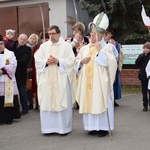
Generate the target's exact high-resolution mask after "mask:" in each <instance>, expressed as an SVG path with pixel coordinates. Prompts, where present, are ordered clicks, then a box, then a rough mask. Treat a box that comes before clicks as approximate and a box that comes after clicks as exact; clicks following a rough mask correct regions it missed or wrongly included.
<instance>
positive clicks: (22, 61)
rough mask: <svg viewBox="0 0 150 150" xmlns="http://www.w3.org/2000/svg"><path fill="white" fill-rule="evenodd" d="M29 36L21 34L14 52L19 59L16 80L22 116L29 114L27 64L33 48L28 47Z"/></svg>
mask: <svg viewBox="0 0 150 150" xmlns="http://www.w3.org/2000/svg"><path fill="white" fill-rule="evenodd" d="M27 39H28V37H27V35H26V34H20V35H19V37H18V40H17V41H16V42H15V44H14V46H13V49H12V50H13V51H14V53H15V56H16V59H17V69H16V74H15V76H16V80H17V86H18V90H19V96H20V103H21V107H22V112H21V114H22V115H25V114H27V113H28V99H27V93H26V79H27V72H26V71H27V64H28V62H29V60H30V57H31V48H30V47H28V46H26V43H27Z"/></svg>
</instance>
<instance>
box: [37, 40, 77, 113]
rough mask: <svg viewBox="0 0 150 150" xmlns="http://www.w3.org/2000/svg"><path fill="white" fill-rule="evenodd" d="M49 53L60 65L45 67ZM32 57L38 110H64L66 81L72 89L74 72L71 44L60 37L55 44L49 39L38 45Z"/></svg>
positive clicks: (65, 105)
mask: <svg viewBox="0 0 150 150" xmlns="http://www.w3.org/2000/svg"><path fill="white" fill-rule="evenodd" d="M50 55H52V56H54V57H56V58H58V59H59V63H60V67H58V66H57V65H56V64H55V65H49V66H47V67H45V65H46V61H47V59H48V57H49V56H50ZM34 57H35V66H36V71H37V84H38V99H39V105H40V110H43V111H62V110H65V109H66V108H67V107H68V104H67V91H66V86H67V82H68V81H69V84H70V86H71V91H73V89H72V87H73V86H72V85H73V82H74V81H73V80H74V78H73V77H74V74H75V70H74V54H73V52H72V49H71V45H70V44H69V43H66V42H65V41H64V40H63V39H62V38H60V40H59V42H57V43H55V44H53V43H51V41H50V40H49V41H48V42H45V43H43V44H42V45H41V46H40V48H39V50H38V51H37V52H36V53H35V55H34ZM43 68H44V69H43Z"/></svg>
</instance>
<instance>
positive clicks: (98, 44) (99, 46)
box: [95, 42, 102, 52]
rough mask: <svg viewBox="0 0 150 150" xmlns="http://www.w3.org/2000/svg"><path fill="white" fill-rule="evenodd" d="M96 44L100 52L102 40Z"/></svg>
mask: <svg viewBox="0 0 150 150" xmlns="http://www.w3.org/2000/svg"><path fill="white" fill-rule="evenodd" d="M95 46H96V48H97V50H98V52H100V50H101V49H102V46H101V44H100V42H96V43H95Z"/></svg>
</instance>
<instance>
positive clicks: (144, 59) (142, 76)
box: [135, 42, 150, 111]
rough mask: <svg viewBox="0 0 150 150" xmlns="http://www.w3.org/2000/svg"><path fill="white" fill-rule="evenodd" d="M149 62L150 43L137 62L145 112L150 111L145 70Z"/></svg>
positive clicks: (146, 45) (145, 46)
mask: <svg viewBox="0 0 150 150" xmlns="http://www.w3.org/2000/svg"><path fill="white" fill-rule="evenodd" d="M149 60H150V43H149V42H146V43H145V44H144V46H143V53H142V54H140V55H139V56H138V57H137V59H136V61H135V64H136V65H137V66H138V67H139V68H140V70H139V75H138V78H139V80H141V86H142V96H143V111H147V110H148V101H149V105H150V90H148V78H147V75H146V70H145V68H146V66H147V64H148V61H149ZM148 93H149V94H148ZM148 95H149V97H148Z"/></svg>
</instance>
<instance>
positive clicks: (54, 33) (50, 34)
mask: <svg viewBox="0 0 150 150" xmlns="http://www.w3.org/2000/svg"><path fill="white" fill-rule="evenodd" d="M48 34H49V35H55V34H57V33H48Z"/></svg>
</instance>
